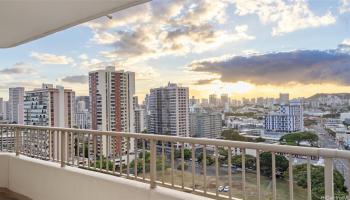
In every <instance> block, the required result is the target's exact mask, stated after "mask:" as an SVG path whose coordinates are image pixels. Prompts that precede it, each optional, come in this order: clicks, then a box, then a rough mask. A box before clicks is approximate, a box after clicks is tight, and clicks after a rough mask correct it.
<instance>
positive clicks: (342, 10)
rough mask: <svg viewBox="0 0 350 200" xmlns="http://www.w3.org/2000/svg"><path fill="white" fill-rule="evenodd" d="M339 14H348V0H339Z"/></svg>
mask: <svg viewBox="0 0 350 200" xmlns="http://www.w3.org/2000/svg"><path fill="white" fill-rule="evenodd" d="M339 12H340V13H341V14H342V13H346V12H350V0H341V6H340V7H339Z"/></svg>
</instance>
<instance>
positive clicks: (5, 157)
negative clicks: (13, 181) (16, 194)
mask: <svg viewBox="0 0 350 200" xmlns="http://www.w3.org/2000/svg"><path fill="white" fill-rule="evenodd" d="M9 155H10V154H8V153H0V188H8V185H9V173H8V172H9Z"/></svg>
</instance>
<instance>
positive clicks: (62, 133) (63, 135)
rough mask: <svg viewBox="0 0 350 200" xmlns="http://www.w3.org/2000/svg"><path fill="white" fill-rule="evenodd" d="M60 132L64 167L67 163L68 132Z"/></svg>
mask: <svg viewBox="0 0 350 200" xmlns="http://www.w3.org/2000/svg"><path fill="white" fill-rule="evenodd" d="M59 134H60V137H61V167H64V166H65V165H66V162H65V160H66V132H64V131H59ZM78 164H79V163H78Z"/></svg>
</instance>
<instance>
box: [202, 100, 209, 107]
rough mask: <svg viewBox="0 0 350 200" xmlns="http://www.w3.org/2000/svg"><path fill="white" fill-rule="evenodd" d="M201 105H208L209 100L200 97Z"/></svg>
mask: <svg viewBox="0 0 350 200" xmlns="http://www.w3.org/2000/svg"><path fill="white" fill-rule="evenodd" d="M201 105H202V106H208V105H209V100H208V99H201Z"/></svg>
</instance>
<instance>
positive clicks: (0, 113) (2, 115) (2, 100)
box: [0, 98, 5, 120]
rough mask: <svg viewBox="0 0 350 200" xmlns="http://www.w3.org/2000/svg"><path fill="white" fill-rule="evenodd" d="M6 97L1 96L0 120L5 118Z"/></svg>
mask: <svg viewBox="0 0 350 200" xmlns="http://www.w3.org/2000/svg"><path fill="white" fill-rule="evenodd" d="M4 116H5V113H4V99H3V98H0V120H4Z"/></svg>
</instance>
